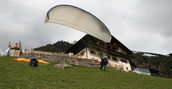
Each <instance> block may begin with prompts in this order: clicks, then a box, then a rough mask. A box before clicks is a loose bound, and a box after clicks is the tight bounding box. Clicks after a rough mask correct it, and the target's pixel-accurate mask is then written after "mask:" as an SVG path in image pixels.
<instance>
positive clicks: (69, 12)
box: [45, 5, 111, 42]
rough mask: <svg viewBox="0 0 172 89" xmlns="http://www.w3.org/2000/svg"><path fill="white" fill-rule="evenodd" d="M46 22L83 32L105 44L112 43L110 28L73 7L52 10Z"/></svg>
mask: <svg viewBox="0 0 172 89" xmlns="http://www.w3.org/2000/svg"><path fill="white" fill-rule="evenodd" d="M45 22H51V23H57V24H62V25H65V26H69V27H72V28H75V29H77V30H80V31H83V32H85V33H87V34H89V35H92V36H94V37H96V38H98V39H100V40H102V41H104V42H110V40H111V34H110V31H109V30H108V28H107V27H106V26H105V25H104V24H103V22H101V21H100V20H99V19H98V18H96V17H95V16H94V15H92V14H91V13H89V12H87V11H85V10H82V9H80V8H78V7H75V6H71V5H58V6H55V7H53V8H51V9H50V10H49V11H48V13H47V17H46V20H45Z"/></svg>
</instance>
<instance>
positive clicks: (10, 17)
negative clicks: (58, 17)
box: [0, 0, 172, 54]
mask: <svg viewBox="0 0 172 89" xmlns="http://www.w3.org/2000/svg"><path fill="white" fill-rule="evenodd" d="M60 4H69V5H74V6H77V7H80V8H82V9H84V10H86V11H88V12H90V13H92V14H93V15H95V16H96V17H98V18H99V19H100V20H101V21H102V22H103V23H104V24H105V25H106V26H107V27H108V28H109V30H110V32H111V34H112V35H113V36H114V37H116V38H117V39H118V40H119V41H121V42H122V43H123V44H124V45H125V46H126V47H128V48H129V49H130V50H134V51H145V52H154V53H161V54H168V53H170V52H172V0H0V24H1V25H0V53H2V52H3V51H5V49H7V45H8V42H18V41H21V42H22V44H23V47H24V48H27V49H31V48H36V47H39V46H43V45H46V44H50V43H54V42H57V41H58V40H65V41H69V42H73V41H74V40H79V39H80V38H81V37H83V36H84V35H85V33H83V32H80V31H78V30H75V29H71V28H69V27H65V26H62V25H58V24H53V23H44V20H45V17H46V13H47V11H48V10H49V9H50V8H52V7H53V6H55V5H60Z"/></svg>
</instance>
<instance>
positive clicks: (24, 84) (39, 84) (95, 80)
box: [0, 57, 172, 89]
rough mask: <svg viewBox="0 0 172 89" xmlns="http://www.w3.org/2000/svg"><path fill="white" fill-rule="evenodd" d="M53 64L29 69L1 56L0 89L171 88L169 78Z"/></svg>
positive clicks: (24, 63)
mask: <svg viewBox="0 0 172 89" xmlns="http://www.w3.org/2000/svg"><path fill="white" fill-rule="evenodd" d="M55 64H56V63H55V62H51V63H50V64H39V67H30V66H29V64H28V63H26V62H19V61H14V60H12V58H10V57H0V89H172V79H166V78H160V77H153V76H146V75H139V74H135V73H127V72H119V71H114V70H109V71H107V72H106V71H100V70H99V69H98V68H92V67H90V68H88V67H79V66H73V67H72V68H67V69H59V68H54V67H53V66H54V65H55Z"/></svg>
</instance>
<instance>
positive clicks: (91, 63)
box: [21, 53, 100, 67]
mask: <svg viewBox="0 0 172 89" xmlns="http://www.w3.org/2000/svg"><path fill="white" fill-rule="evenodd" d="M21 57H23V58H32V57H37V58H38V59H42V60H46V61H52V62H59V63H66V64H73V65H79V66H86V67H99V66H100V65H99V64H100V63H99V62H98V61H97V60H91V59H83V58H75V57H69V56H65V55H64V56H63V55H48V54H36V53H23V54H22V55H21Z"/></svg>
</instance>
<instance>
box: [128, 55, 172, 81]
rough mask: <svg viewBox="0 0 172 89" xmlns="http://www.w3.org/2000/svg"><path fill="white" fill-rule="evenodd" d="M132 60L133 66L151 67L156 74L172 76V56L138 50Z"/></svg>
mask: <svg viewBox="0 0 172 89" xmlns="http://www.w3.org/2000/svg"><path fill="white" fill-rule="evenodd" d="M132 57H133V58H132V59H131V60H130V62H131V64H132V66H133V67H139V68H149V69H151V70H152V71H153V72H155V73H158V75H156V76H161V77H170V78H172V56H170V55H162V54H156V53H148V52H136V53H134V54H133V55H132Z"/></svg>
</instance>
